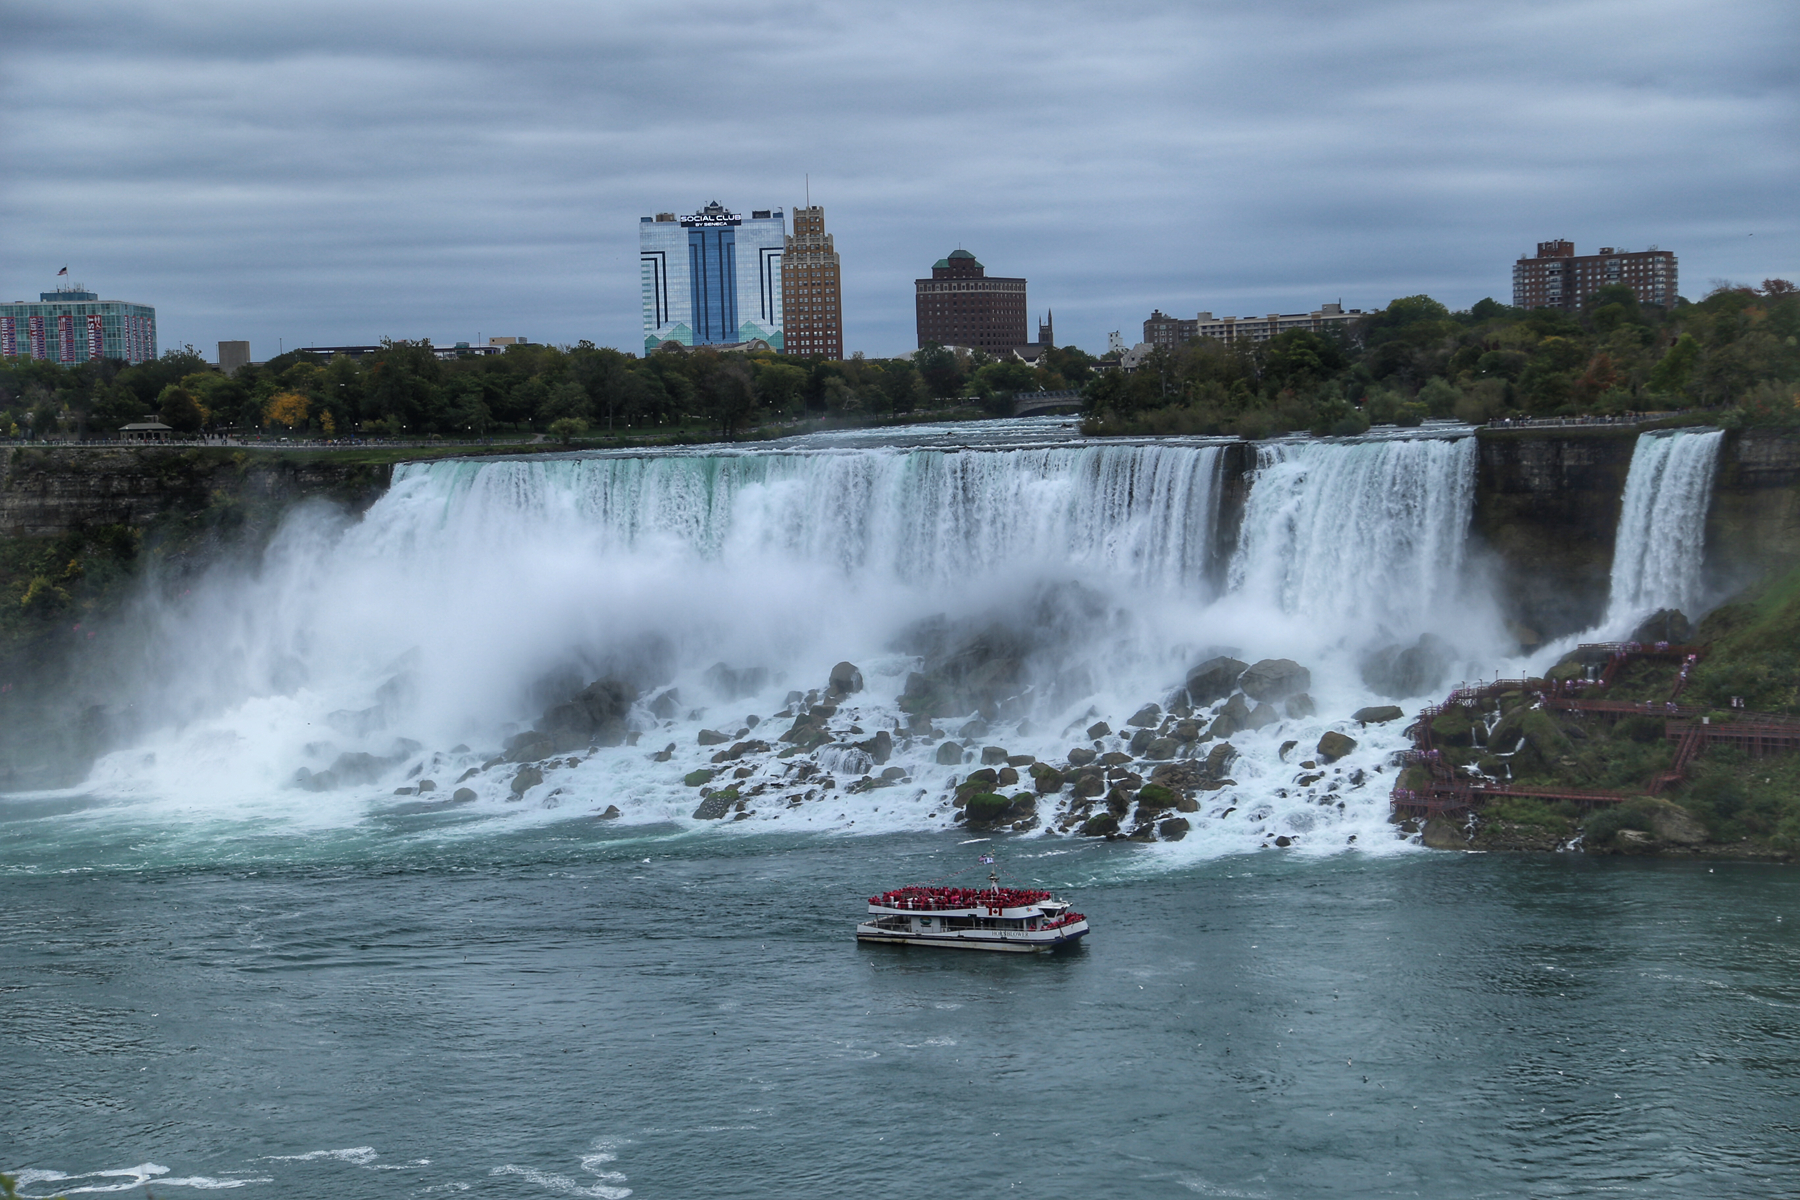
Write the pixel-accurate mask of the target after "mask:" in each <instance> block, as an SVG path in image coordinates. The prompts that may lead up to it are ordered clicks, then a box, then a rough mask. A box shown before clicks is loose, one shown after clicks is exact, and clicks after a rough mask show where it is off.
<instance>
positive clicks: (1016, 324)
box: [913, 250, 1027, 354]
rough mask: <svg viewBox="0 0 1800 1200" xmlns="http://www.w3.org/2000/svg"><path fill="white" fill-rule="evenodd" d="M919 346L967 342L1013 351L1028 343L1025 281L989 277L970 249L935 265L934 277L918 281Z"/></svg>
mask: <svg viewBox="0 0 1800 1200" xmlns="http://www.w3.org/2000/svg"><path fill="white" fill-rule="evenodd" d="M913 290H914V292H915V293H916V301H917V304H918V317H919V345H921V346H924V345H926V344H928V343H931V342H936V343H937V344H938V345H940V346H968V347H969V348H970V349H974V350H986V351H987V352H988V353H989V354H1009V353H1011V352H1012V348H1013V347H1014V346H1023V345H1026V344H1027V343H1026V334H1025V281H1024V280H1023V279H1001V278H997V277H996V278H992V279H990V278H989V277H988V273H987V268H985V267H983V266H982V265H981V264H980V263H978V262H976V261H975V256H974V255H973V254H970V253H969V252H968V251H967V250H957V251H954V252H952V253H951V255H950V257H949V258H940V259H938V260H937V262H935V263H933V264H932V266H931V278H930V279H915V280H914V281H913Z"/></svg>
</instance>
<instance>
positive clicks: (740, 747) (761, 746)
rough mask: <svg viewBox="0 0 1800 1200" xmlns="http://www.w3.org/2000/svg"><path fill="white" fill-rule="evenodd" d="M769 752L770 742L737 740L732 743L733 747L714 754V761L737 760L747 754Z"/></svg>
mask: <svg viewBox="0 0 1800 1200" xmlns="http://www.w3.org/2000/svg"><path fill="white" fill-rule="evenodd" d="M768 752H769V743H767V742H758V741H748V742H736V743H734V744H733V745H732V747H731V749H729V750H721V751H719V753H717V754H715V755H713V761H714V762H715V763H726V762H736V761H737V760H738V759H740V758H742V757H744V755H746V754H767V753H768Z"/></svg>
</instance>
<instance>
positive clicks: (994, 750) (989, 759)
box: [981, 746, 1006, 766]
mask: <svg viewBox="0 0 1800 1200" xmlns="http://www.w3.org/2000/svg"><path fill="white" fill-rule="evenodd" d="M981 761H982V764H983V765H985V766H994V765H997V764H999V763H1003V762H1005V761H1006V747H1004V746H983V747H982V748H981Z"/></svg>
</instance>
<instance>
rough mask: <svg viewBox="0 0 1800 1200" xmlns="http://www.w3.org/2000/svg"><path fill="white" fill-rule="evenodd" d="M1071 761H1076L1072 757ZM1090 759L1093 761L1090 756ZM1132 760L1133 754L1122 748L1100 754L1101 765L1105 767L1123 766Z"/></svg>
mask: <svg viewBox="0 0 1800 1200" xmlns="http://www.w3.org/2000/svg"><path fill="white" fill-rule="evenodd" d="M1069 761H1070V762H1074V761H1075V760H1074V759H1072V758H1071V759H1070V760H1069ZM1088 761H1089V762H1092V761H1093V760H1092V759H1091V758H1090V759H1089V760H1088ZM1130 761H1131V755H1129V754H1126V753H1125V752H1124V751H1122V750H1108V751H1107V752H1106V753H1105V754H1102V755H1101V756H1100V765H1101V766H1103V767H1122V766H1124V765H1125V764H1126V763H1128V762H1130Z"/></svg>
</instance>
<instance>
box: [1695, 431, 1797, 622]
mask: <svg viewBox="0 0 1800 1200" xmlns="http://www.w3.org/2000/svg"><path fill="white" fill-rule="evenodd" d="M1797 562H1800V430H1796V431H1790V430H1776V429H1746V430H1744V431H1742V432H1741V433H1732V434H1727V435H1726V437H1725V448H1724V449H1723V450H1722V451H1721V452H1720V454H1719V473H1718V476H1717V478H1716V479H1715V480H1714V484H1713V502H1712V509H1711V511H1710V512H1709V513H1708V514H1707V518H1706V567H1707V576H1708V578H1710V579H1712V580H1714V581H1716V582H1717V583H1718V584H1719V585H1720V586H1721V587H1726V588H1731V589H1735V588H1737V587H1739V586H1742V585H1743V584H1746V583H1748V582H1750V581H1751V580H1752V579H1755V578H1756V577H1757V576H1759V575H1761V574H1762V573H1763V572H1765V571H1767V570H1768V569H1770V567H1771V566H1787V565H1789V564H1792V563H1797Z"/></svg>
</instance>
